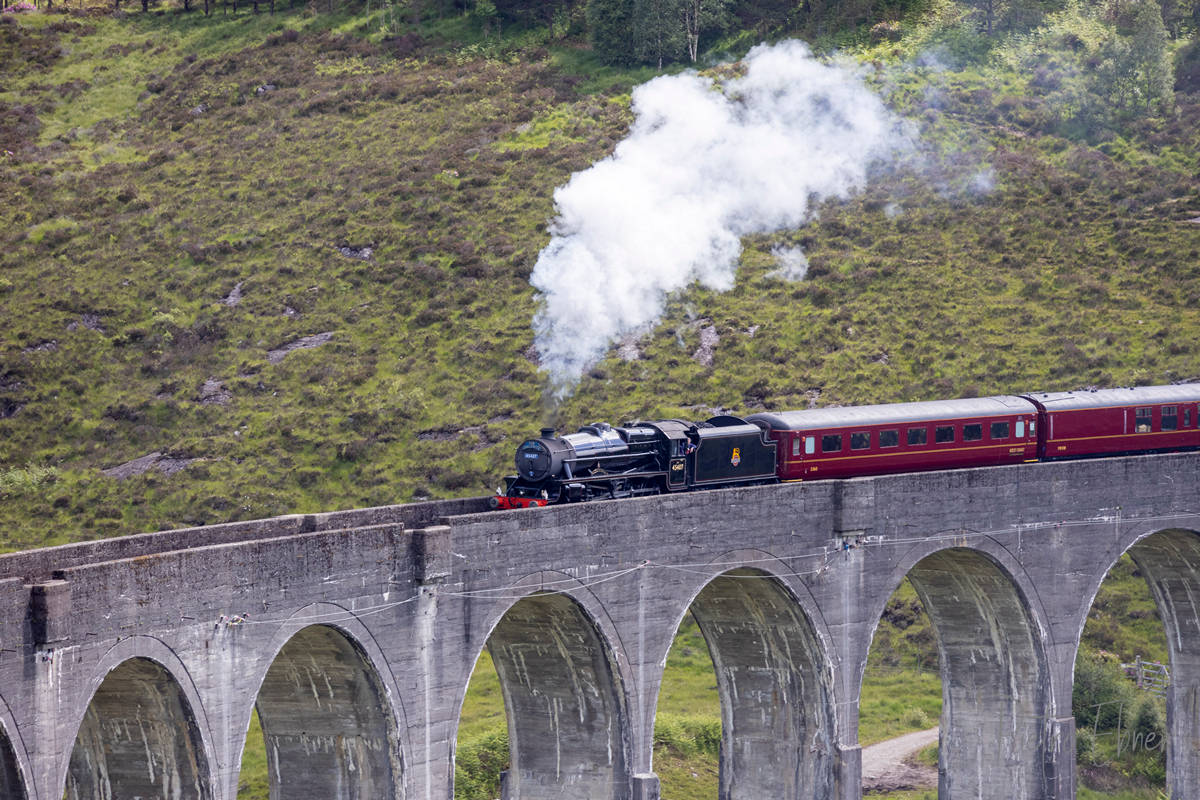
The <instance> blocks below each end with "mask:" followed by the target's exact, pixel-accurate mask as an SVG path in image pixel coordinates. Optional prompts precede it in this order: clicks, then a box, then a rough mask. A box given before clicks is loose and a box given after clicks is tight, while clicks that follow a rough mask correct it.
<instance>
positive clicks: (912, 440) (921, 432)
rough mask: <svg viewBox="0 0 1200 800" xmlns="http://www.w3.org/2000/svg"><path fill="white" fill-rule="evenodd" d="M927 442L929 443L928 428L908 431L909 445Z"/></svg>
mask: <svg viewBox="0 0 1200 800" xmlns="http://www.w3.org/2000/svg"><path fill="white" fill-rule="evenodd" d="M927 441H929V429H928V428H909V429H908V443H909V444H925V442H927Z"/></svg>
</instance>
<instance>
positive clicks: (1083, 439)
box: [1027, 383, 1200, 459]
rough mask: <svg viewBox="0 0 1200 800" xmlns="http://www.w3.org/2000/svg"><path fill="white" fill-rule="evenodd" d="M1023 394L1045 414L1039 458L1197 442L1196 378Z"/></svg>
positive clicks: (1199, 406) (1199, 387) (1199, 398)
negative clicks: (1172, 383)
mask: <svg viewBox="0 0 1200 800" xmlns="http://www.w3.org/2000/svg"><path fill="white" fill-rule="evenodd" d="M1027 397H1028V398H1029V399H1030V400H1032V401H1033V402H1034V403H1036V404H1037V406H1038V410H1039V412H1040V416H1041V419H1043V420H1044V423H1043V425H1044V428H1045V429H1044V430H1043V431H1042V440H1041V443H1040V447H1039V450H1038V457H1039V458H1042V459H1059V458H1088V457H1095V456H1108V455H1117V454H1119V453H1150V452H1161V451H1169V450H1191V449H1197V448H1200V383H1181V384H1178V385H1175V386H1139V387H1135V388H1130V389H1096V390H1092V391H1078V392H1038V393H1036V394H1030V395H1027Z"/></svg>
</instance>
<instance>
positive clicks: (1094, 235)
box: [0, 5, 1200, 549]
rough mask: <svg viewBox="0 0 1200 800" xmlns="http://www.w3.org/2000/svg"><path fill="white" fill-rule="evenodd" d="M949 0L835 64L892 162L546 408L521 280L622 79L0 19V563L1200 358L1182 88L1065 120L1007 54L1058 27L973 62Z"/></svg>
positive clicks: (72, 22)
mask: <svg viewBox="0 0 1200 800" xmlns="http://www.w3.org/2000/svg"><path fill="white" fill-rule="evenodd" d="M954 8H957V7H955V6H953V5H949V6H946V7H945V8H944V9H943V10H942V12H939V13H940V14H941V15H942V16H941V17H938V16H936V15H935V17H934V18H933V22H930V23H928V24H926V25H924V26H919V25H918V26H913V27H912V29H911V32H910V33H909V34H908V35H906V37H905V38H903V39H902V40H901V41H899V42H895V43H893V42H886V43H883V44H880V45H877V46H874V47H873V48H871V47H864V48H860V50H859V51H858V54H859V57H860V58H861V59H862V60H863V61H864V63H865V64H866V65H867V67H866V69H867V73H868V75H867V77H868V80H869V81H870V82H871V83H872V84H873V85H875V86H876V88H877V89H878V90H879V91H881V92H882V93H883V94H884V95H885V96H886V97H887V98H888V102H889V103H890V104H891V105H892V106H893V107H894V108H895V109H896V110H897V111H899V112H901V113H903V114H905V115H906V116H908V117H909V118H910V119H911V120H912V122H913V123H914V125H915V126H917V127H918V128H919V130H920V141H921V142H922V145H921V148H920V149H919V150H918V151H917V152H915V153H914V154H913V155H912V156H911V157H910V158H908V159H907V160H906V161H905V163H904V164H902V165H901V166H900V167H899V168H898V169H897V170H895V171H894V172H892V173H891V174H889V175H887V176H884V177H882V178H881V179H880V180H879V181H877V182H876V183H875V184H874V185H873V186H872V187H871V188H870V189H869V190H868V191H867V192H866V193H864V194H863V195H861V196H860V197H859V198H857V199H856V200H854V201H852V202H848V203H845V204H840V205H830V206H828V207H825V208H823V209H822V212H821V216H820V219H819V221H817V222H814V223H812V224H810V225H808V226H805V227H804V228H802V229H800V230H797V231H794V232H785V233H781V234H778V235H774V236H763V237H755V238H753V239H752V240H750V241H747V242H746V251H745V254H744V256H743V259H742V268H741V273H740V277H739V280H738V283H737V285H736V287H735V288H734V289H733V291H731V292H728V293H726V294H714V293H712V292H708V291H704V290H699V289H693V290H689V291H687V292H685V293H683V295H682V296H679V297H676V298H674V299H673V300H672V301H671V303H670V305H669V308H668V313H667V315H666V317H665V319H664V320H663V321H662V323H661V324H660V325H659V326H658V327H657V328H656V329H655V330H654V331H653V332H651V333H650V334H648V335H647V336H646V337H645V338H644V339H643V340H642V341H640V342H639V343H638V350H639V355H638V357H637V358H635V359H633V360H623V359H622V358H620V357H618V356H617V354H616V353H615V352H614V353H613V354H612V355H611V356H610V357H609V358H608V359H606V360H605V361H604V362H602V363H601V364H599V365H597V367H596V368H595V369H593V370H592V371H591V373H590V375H589V376H588V377H586V378H585V380H584V382H583V383H582V384H581V385H580V387H579V389H578V391H577V392H576V394H575V395H574V396H573V397H572V398H571V399H570V400H569V401H568V402H567V403H565V404H564V405H563V406H562V407H561V408H559V409H557V411H556V412H554V413H553V414H551V413H550V412H548V411H547V409H546V406H545V404H544V403H543V400H542V390H543V385H542V379H541V376H540V375H539V373H538V370H537V354H536V352H535V351H533V350H532V349H531V344H532V331H531V327H530V320H531V317H532V314H533V312H534V296H533V292H532V290H531V289H530V287H529V286H528V284H527V278H528V274H529V271H530V269H531V267H532V265H533V263H534V261H535V259H536V256H537V253H538V251H539V249H540V248H541V247H542V246H544V245H545V244H546V242H547V241H548V237H547V233H546V231H545V225H546V221H547V219H548V218H549V216H550V215H551V213H552V205H551V202H552V200H551V193H552V190H553V188H554V187H555V186H557V185H560V184H562V183H563V182H565V181H566V179H567V178H568V177H569V176H570V174H571V173H572V172H573V171H576V170H579V169H582V168H584V167H586V166H587V165H588V164H590V163H592V162H593V161H594V160H596V159H598V158H601V157H603V156H604V155H606V154H608V153H609V152H611V151H612V149H613V147H614V146H615V143H616V142H617V141H619V140H620V139H621V138H622V136H623V135H624V133H625V131H626V130H627V126H628V124H629V121H630V113H629V108H628V101H629V95H628V90H629V88H630V86H631V85H633V84H634V83H635V82H637V81H639V80H641V79H643V78H645V77H646V76H647V75H648V74H649V73H647V72H645V71H641V72H621V71H617V70H612V69H610V68H601V67H600V66H599V65H598V64H596V63H595V62H593V61H589V56H588V54H587V52H586V50H581V49H580V42H578V41H576V40H562V41H560V40H557V39H554V38H553V37H552V36H551V34H550V33H549V32H548V31H543V32H541V33H540V34H538V33H537V32H536V31H535V32H533V33H529V32H526V33H520V32H516V33H513V34H512V37H511V38H509V39H503V40H497V39H495V38H494V37H493V38H492V39H490V40H487V42H486V43H483V44H481V43H480V42H479V41H477V40H478V36H479V34H478V31H476V30H475V29H474V28H473V27H472V26H471V23H470V20H468V19H465V18H464V19H457V18H454V19H446V20H442V21H440V22H430V23H428V24H426V25H424V26H421V27H417V28H404V27H403V26H401V27H398V28H397V29H396V30H397V34H398V35H397V36H396V37H394V38H391V39H389V40H386V41H384V40H382V39H381V37H380V35H379V19H380V18H379V16H378V15H379V14H380V13H381V12H379V11H375V12H372V13H371V14H368V13H366V11H365V9H359V10H358V11H357V12H356V13H353V14H352V13H349V12H343V13H340V14H333V15H325V14H318V13H315V12H314V11H313V10H312V9H306V10H304V11H300V10H297V11H293V12H289V13H279V14H276V15H274V16H268V15H265V14H263V15H258V16H252V15H247V14H245V13H244V12H243V13H242V14H239V15H236V16H235V15H232V14H229V15H226V16H221V15H217V16H213V17H210V18H204V17H202V16H200V15H198V14H191V15H181V14H177V13H159V14H155V13H151V14H140V13H137V14H130V15H127V16H122V17H120V18H113V17H110V16H106V15H91V16H86V15H76V14H65V15H64V14H49V15H42V14H27V15H12V14H5V15H3V19H4V23H3V24H0V67H2V68H3V70H4V74H5V76H6V81H5V84H4V87H3V91H2V92H0V109H2V110H3V115H2V119H3V121H4V122H3V128H2V135H3V137H4V150H5V154H4V157H3V159H2V160H0V248H2V249H3V251H4V253H5V256H4V258H3V261H2V262H0V263H2V266H0V319H2V320H3V323H2V324H0V493H2V494H3V503H2V504H0V524H2V528H3V531H4V533H3V534H2V536H3V538H2V539H0V548H4V549H13V548H23V547H31V546H38V545H43V544H50V543H54V542H61V541H65V540H68V539H78V538H88V537H97V536H111V535H118V534H122V533H128V532H133V531H142V530H148V529H155V528H162V527H170V526H180V525H185V524H197V523H213V522H222V521H227V520H232V519H242V518H248V517H259V516H266V515H271V514H279V513H288V512H299V511H312V510H317V509H332V508H339V507H350V506H362V505H369V504H376V503H390V502H397V501H406V500H410V499H414V498H420V497H446V496H453V495H464V494H477V493H482V492H485V491H488V490H490V488H492V487H493V486H494V485H495V484H496V483H497V481H498V479H499V478H500V476H502V475H503V474H504V473H505V472H506V471H507V470H508V463H509V461H510V460H511V452H512V448H513V444H514V440H516V439H519V438H521V437H523V436H525V435H527V434H528V433H529V432H530V431H532V430H534V429H536V428H537V427H539V426H540V425H541V424H542V423H543V422H544V421H546V419H547V417H548V416H552V418H553V419H552V421H554V422H557V423H559V424H561V425H563V426H572V425H578V424H582V423H584V422H587V421H589V420H591V419H610V420H615V421H620V420H623V419H626V418H631V417H637V416H658V415H667V416H672V415H679V416H693V417H702V416H704V415H705V414H706V413H707V411H708V409H710V408H717V407H722V408H730V409H735V410H741V411H746V410H751V409H755V408H762V407H767V408H789V407H797V406H799V407H803V406H805V405H807V404H808V403H810V402H816V403H819V404H827V403H853V402H872V401H888V400H909V399H920V398H931V397H946V396H957V395H971V394H977V393H980V394H983V393H994V392H1005V391H1013V390H1027V389H1034V388H1038V389H1040V388H1048V389H1058V388H1069V387H1076V386H1080V385H1116V384H1131V383H1155V382H1166V381H1170V380H1176V379H1181V378H1187V377H1197V376H1198V375H1200V368H1198V367H1197V348H1198V347H1200V345H1198V344H1197V341H1198V337H1197V335H1196V333H1197V328H1198V326H1200V318H1198V315H1197V313H1196V308H1197V307H1198V301H1200V267H1198V264H1200V225H1195V224H1192V223H1189V222H1187V220H1189V219H1191V218H1193V217H1196V216H1200V188H1198V185H1197V183H1196V181H1195V179H1194V178H1195V175H1196V174H1198V173H1200V161H1198V156H1197V153H1198V152H1200V147H1198V146H1197V145H1198V144H1200V142H1198V141H1197V139H1198V138H1200V133H1198V132H1200V125H1198V124H1197V122H1200V106H1198V105H1197V103H1196V98H1195V95H1190V94H1186V93H1180V94H1179V95H1178V96H1177V105H1176V107H1175V109H1174V111H1173V112H1171V113H1170V114H1167V115H1166V116H1165V117H1147V118H1139V119H1133V120H1131V121H1129V120H1127V121H1125V122H1122V123H1121V124H1120V125H1117V124H1116V123H1111V121H1110V123H1111V124H1109V126H1108V127H1106V126H1105V125H1099V126H1098V127H1096V128H1095V129H1094V130H1092V131H1091V132H1089V133H1088V135H1086V136H1085V135H1080V134H1079V132H1078V131H1075V130H1074V129H1073V128H1072V124H1074V123H1073V120H1074V118H1073V117H1072V118H1069V119H1068V118H1064V117H1063V115H1062V113H1063V112H1062V106H1061V104H1059V103H1058V102H1057V100H1056V97H1057V96H1056V95H1055V94H1054V92H1055V91H1061V90H1062V86H1064V85H1067V86H1069V85H1071V84H1070V81H1072V80H1076V79H1075V78H1072V77H1070V72H1069V70H1067V67H1068V66H1070V65H1069V64H1062V63H1058V62H1053V64H1052V66H1053V67H1054V68H1055V69H1060V70H1061V71H1062V74H1063V75H1067V77H1062V78H1054V80H1057V81H1058V85H1059V89H1047V88H1044V86H1039V84H1038V80H1039V79H1038V77H1037V74H1033V75H1031V74H1029V72H1028V71H1027V70H1025V69H1024V66H1025V65H1028V64H1031V63H1037V64H1043V63H1044V62H1045V61H1046V59H1047V58H1049V56H1047V53H1054V52H1057V51H1056V48H1057V47H1058V44H1057V40H1056V39H1055V37H1058V36H1060V35H1061V34H1060V33H1058V32H1056V31H1057V29H1055V28H1053V27H1051V28H1049V29H1047V31H1046V32H1045V33H1044V34H1043V35H1042V36H1041V38H1035V39H1033V40H1031V41H1033V42H1034V43H1033V44H1029V42H1027V41H1026V40H1024V39H1022V40H1020V42H1017V43H1016V44H1002V43H992V45H991V47H992V50H991V51H990V54H986V53H985V54H984V55H983V56H979V55H976V56H973V57H972V59H971V60H967V59H966V57H965V56H964V57H959V56H956V55H955V53H956V52H958V50H962V49H963V48H962V47H961V46H958V45H955V47H957V48H958V49H957V50H956V49H955V47H951V46H949V45H947V44H945V42H944V41H943V40H945V39H946V37H947V35H948V34H947V33H946V31H951V32H953V31H955V30H960V28H961V25H960V27H959V28H955V27H954V25H956V24H959V23H955V22H954V21H953V19H950V21H948V22H947V21H945V20H944V19H942V18H943V17H946V15H947V14H952V12H953V10H954ZM938 20H942V21H941V22H938ZM1059 24H1060V25H1067V26H1069V24H1070V20H1066V21H1061V22H1060V23H1059ZM939 25H940V26H941V27H939ZM946 26H949V27H946ZM456 37H457V38H456ZM472 37H474V40H473V39H472ZM960 38H961V37H960ZM955 41H957V40H954V41H951V42H950V45H954V42H955ZM972 41H976V40H972ZM1038 42H1040V43H1041V44H1038ZM464 43H465V44H464ZM971 46H972V47H976V46H977V42H976V44H973V45H971ZM929 53H935V54H936V53H940V54H941V56H940V58H942V59H944V60H945V61H948V62H950V65H951V67H950V68H947V67H946V64H945V63H943V62H942V61H940V60H938V58H933V57H930V56H929V55H928V54H929ZM955 58H958V59H959V64H960V65H959V66H955V65H954V60H955ZM1052 61H1053V59H1052ZM1060 61H1061V59H1060ZM1056 74H1057V73H1056ZM1040 80H1041V83H1042V84H1047V81H1049V83H1054V80H1050V79H1047V78H1045V76H1044V75H1043V77H1042V78H1041V79H1040ZM1064 82H1065V83H1064ZM1185 88H1186V87H1185ZM1089 136H1091V138H1088V137H1089ZM780 243H785V244H786V243H801V244H802V245H803V246H804V247H805V250H806V252H807V254H808V256H809V259H810V264H811V267H810V271H809V275H808V278H807V279H805V280H804V281H801V282H797V283H787V282H783V281H780V280H777V279H773V278H771V277H769V276H768V273H769V272H770V271H771V269H773V266H774V265H773V262H772V259H771V257H770V255H769V253H770V250H771V248H772V247H773V246H775V245H777V244H780ZM709 326H711V327H714V328H715V331H716V333H717V334H718V336H719V337H720V339H719V342H718V344H717V345H716V348H715V353H714V358H713V361H712V364H711V365H705V364H703V363H701V362H700V361H698V360H695V359H693V358H692V354H693V353H694V352H695V351H696V350H697V347H698V344H699V337H700V330H701V329H702V328H704V327H709ZM155 453H157V454H159V455H158V456H155V457H152V458H149V459H147V461H146V462H143V463H142V465H141V466H142V468H145V467H146V464H147V463H148V464H150V468H149V470H148V471H145V472H142V473H141V474H135V475H132V476H128V477H121V476H119V475H117V474H106V473H105V470H110V469H111V468H114V467H117V466H119V465H122V464H125V463H126V462H130V461H132V460H134V459H138V458H141V457H145V456H149V455H150V454H155ZM130 471H132V472H136V471H137V470H136V469H131V470H130Z"/></svg>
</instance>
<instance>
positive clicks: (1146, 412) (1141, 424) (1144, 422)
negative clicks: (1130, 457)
mask: <svg viewBox="0 0 1200 800" xmlns="http://www.w3.org/2000/svg"><path fill="white" fill-rule="evenodd" d="M1152 414H1153V411H1152V410H1151V409H1149V408H1139V409H1138V410H1137V411H1135V412H1134V416H1133V429H1134V430H1135V431H1137V432H1138V433H1149V432H1150V421H1151V419H1152V418H1153V417H1152Z"/></svg>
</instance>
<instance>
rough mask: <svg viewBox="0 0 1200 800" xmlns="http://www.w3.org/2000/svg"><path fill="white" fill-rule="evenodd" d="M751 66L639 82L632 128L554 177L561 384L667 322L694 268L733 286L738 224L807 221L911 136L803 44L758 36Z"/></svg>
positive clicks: (547, 313)
mask: <svg viewBox="0 0 1200 800" xmlns="http://www.w3.org/2000/svg"><path fill="white" fill-rule="evenodd" d="M744 65H745V74H744V76H743V77H739V78H734V79H732V80H729V81H726V82H724V84H723V85H721V86H718V85H717V84H716V83H715V82H714V81H712V80H710V79H708V78H704V77H701V76H699V75H696V74H684V75H677V76H670V77H661V78H655V79H654V80H652V81H649V82H648V83H645V84H643V85H642V86H639V87H638V88H637V89H635V90H634V92H633V111H634V115H635V120H634V123H633V127H632V129H631V131H630V133H629V137H628V138H626V139H625V140H624V141H623V142H621V143H620V144H619V145H618V146H617V148H616V151H615V152H614V153H613V155H611V156H609V157H608V158H605V159H604V160H602V161H599V162H597V163H596V164H594V165H593V166H592V167H590V168H589V169H587V170H585V171H583V172H579V173H576V174H575V175H573V176H572V177H571V180H570V181H569V182H568V183H567V184H566V186H561V187H559V188H558V189H557V190H556V191H555V193H554V201H555V206H556V208H557V212H558V213H557V216H556V217H555V218H554V220H553V221H552V222H551V224H550V232H551V240H550V244H549V245H547V246H546V248H545V249H544V250H542V252H541V254H540V255H539V257H538V262H537V265H536V267H534V270H533V274H532V276H531V277H530V282H531V283H532V284H533V286H534V288H536V289H537V290H538V291H539V292H540V295H541V300H542V306H541V309H540V310H539V312H538V314H537V317H536V318H535V320H534V329H535V332H536V344H537V349H538V352H539V354H540V356H541V361H542V367H543V369H545V370H546V371H547V372H549V377H550V382H551V384H552V389H553V391H554V392H555V394H556V396H557V397H559V398H561V397H563V396H565V395H566V394H568V393H569V392H570V390H571V389H572V388H573V387H574V385H575V384H576V383H577V382H578V380H579V378H580V376H581V375H582V374H583V372H584V371H585V370H586V369H587V368H588V367H589V366H591V365H592V364H593V363H595V362H596V361H598V360H599V359H600V358H601V357H603V355H604V353H605V351H606V350H607V349H608V348H609V346H610V345H611V344H612V343H613V342H615V341H618V340H619V339H620V338H621V337H622V336H623V335H625V334H628V333H629V332H631V331H634V330H636V329H638V328H641V327H645V326H647V325H651V324H653V323H654V322H655V321H657V320H658V318H659V316H660V315H661V313H662V310H663V305H664V301H665V299H666V297H667V295H668V294H669V293H671V292H674V291H677V290H679V289H682V288H684V287H686V286H688V285H689V284H691V283H692V282H694V281H699V282H700V283H701V284H703V285H704V286H707V287H709V288H711V289H714V290H718V291H725V290H728V289H730V288H732V286H733V280H734V273H735V271H736V268H737V261H738V257H739V255H740V253H741V237H742V236H744V235H746V234H751V233H767V232H771V231H777V230H782V229H789V228H795V227H798V226H799V225H801V224H802V223H804V222H805V221H806V220H807V219H808V218H809V215H810V211H811V208H812V205H813V204H814V203H816V202H819V201H821V200H824V199H827V198H836V197H845V196H847V195H849V193H851V192H852V191H854V190H856V189H858V188H860V187H861V186H862V185H863V184H864V183H865V182H866V180H867V174H868V169H869V167H870V166H871V165H872V164H874V163H876V162H878V161H880V160H882V159H885V158H888V157H890V156H892V155H894V154H895V153H897V152H898V151H899V150H901V149H903V148H904V147H906V146H907V143H908V136H907V134H906V131H905V129H904V126H903V125H902V123H901V122H900V121H899V120H898V119H897V118H896V117H895V116H893V115H892V114H891V113H890V112H889V111H888V110H887V109H886V108H885V107H884V105H883V103H882V101H881V100H880V99H879V98H878V97H877V96H875V95H874V94H873V93H871V91H869V90H868V89H867V88H866V87H865V86H864V85H863V84H862V82H861V81H860V80H859V79H858V77H857V76H856V75H855V74H854V73H853V72H851V71H850V70H848V69H846V68H843V67H837V66H830V65H827V64H822V63H820V62H818V61H817V60H816V59H815V58H813V56H812V54H811V52H810V51H809V49H808V47H807V46H806V45H804V44H803V43H801V42H784V43H782V44H779V45H775V46H766V45H760V46H758V47H756V48H754V49H753V50H751V51H750V53H749V55H747V56H746V59H745V61H744ZM797 252H798V251H797ZM800 257H801V258H802V257H803V256H802V254H800ZM792 258H793V262H794V263H799V262H796V261H795V258H796V256H795V254H793V255H792Z"/></svg>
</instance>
